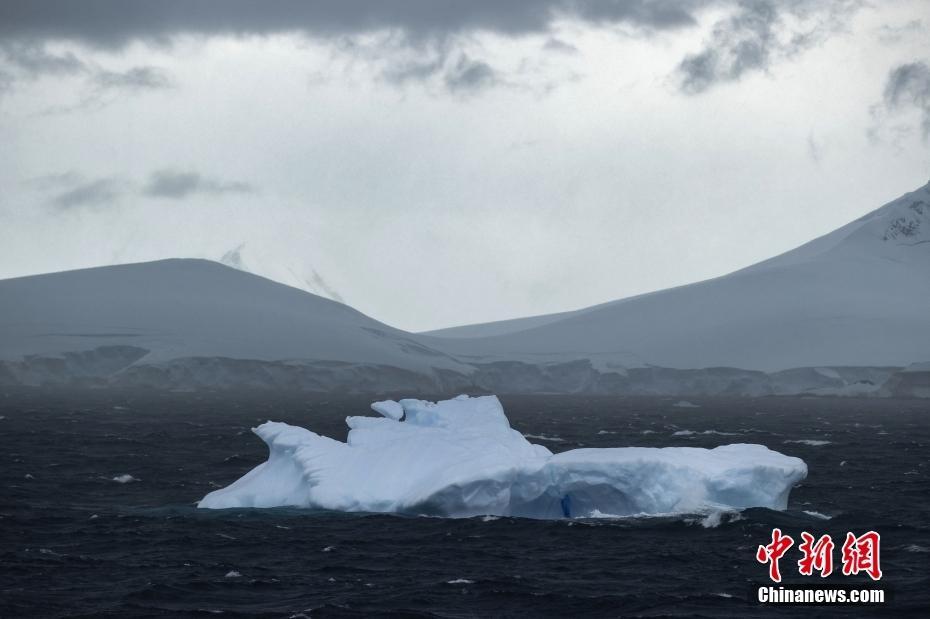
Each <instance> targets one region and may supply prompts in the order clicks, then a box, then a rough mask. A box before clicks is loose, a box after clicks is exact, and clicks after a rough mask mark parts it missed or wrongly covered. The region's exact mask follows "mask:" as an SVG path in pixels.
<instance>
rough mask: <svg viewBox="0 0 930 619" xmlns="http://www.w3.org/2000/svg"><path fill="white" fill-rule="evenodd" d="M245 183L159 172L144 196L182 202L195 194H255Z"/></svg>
mask: <svg viewBox="0 0 930 619" xmlns="http://www.w3.org/2000/svg"><path fill="white" fill-rule="evenodd" d="M254 192H255V188H254V187H253V186H252V185H250V184H249V183H244V182H224V181H217V180H215V179H210V178H205V177H203V176H201V175H200V174H198V173H196V172H181V171H177V170H159V171H157V172H154V173H152V175H151V176H150V177H149V180H148V183H147V184H146V185H145V187H144V188H143V189H142V194H143V195H146V196H149V197H152V198H165V199H169V200H181V199H183V198H186V197H188V196H191V195H193V194H198V193H200V194H213V195H217V194H224V193H254Z"/></svg>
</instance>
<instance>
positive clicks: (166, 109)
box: [0, 0, 930, 330]
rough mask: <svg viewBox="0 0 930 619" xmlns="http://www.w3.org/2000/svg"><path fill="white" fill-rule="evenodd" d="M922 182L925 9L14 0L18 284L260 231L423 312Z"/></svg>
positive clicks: (1, 132) (1, 237)
mask: <svg viewBox="0 0 930 619" xmlns="http://www.w3.org/2000/svg"><path fill="white" fill-rule="evenodd" d="M928 179H930V1H928V0H917V1H906V0H882V1H881V2H877V1H874V2H864V1H862V2H860V1H857V0H803V1H802V0H784V1H778V2H775V1H772V2H767V1H764V0H758V1H757V0H753V1H746V2H733V1H729V0H683V1H681V2H675V1H672V0H656V1H650V0H627V1H618V0H613V1H612V0H596V1H592V2H584V1H583V0H547V1H540V0H534V1H532V2H530V1H528V0H527V1H516V0H512V1H509V2H497V1H491V0H477V1H473V2H467V1H460V2H454V1H452V0H402V1H396V2H391V1H383V0H331V1H323V2H296V1H290V0H288V1H263V2H247V1H245V0H230V1H222V0H200V1H198V2H194V1H184V2H181V1H176V0H159V1H158V2H148V3H143V2H127V1H123V0H83V1H81V2H69V1H68V0H57V1H49V0H22V1H17V0H5V1H4V2H2V3H0V189H2V191H0V277H13V276H18V275H27V274H34V273H42V272H47V271H57V270H64V269H72V268H80V267H87V266H97V265H105V264H113V263H121V262H136V261H142V260H153V259H159V258H167V257H205V258H212V259H218V258H219V257H220V256H222V255H223V254H224V253H225V252H227V251H228V250H231V249H233V248H235V247H237V246H239V245H241V244H242V243H245V244H246V247H248V248H249V251H250V252H253V254H255V255H258V256H261V259H262V260H264V261H266V262H269V263H274V264H279V265H285V266H286V267H287V268H291V267H293V268H295V269H308V268H309V269H315V270H316V271H317V272H318V273H319V274H320V276H321V277H322V278H323V279H324V280H325V281H326V284H327V285H328V286H329V287H330V288H332V289H334V290H335V291H338V293H339V294H340V295H341V296H342V297H343V298H344V299H345V300H346V302H348V303H349V304H350V305H352V306H354V307H356V308H357V309H359V310H361V311H363V312H365V313H366V314H369V315H371V316H373V317H375V318H377V319H379V320H382V321H384V322H387V323H389V324H391V325H394V326H398V327H401V328H405V329H409V330H425V329H430V328H438V327H443V326H452V325H458V324H465V323H474V322H483V321H489V320H496V319H503V318H512V317H517V316H526V315H532V314H541V313H548V312H554V311H561V310H568V309H575V308H578V307H583V306H586V305H591V304H595V303H599V302H603V301H608V300H612V299H617V298H621V297H625V296H629V295H632V294H637V293H641V292H647V291H651V290H656V289H661V288H666V287H669V286H673V285H677V284H683V283H688V282H692V281H697V280H701V279H705V278H708V277H713V276H716V275H721V274H724V273H726V272H729V271H732V270H735V269H737V268H741V267H743V266H747V265H749V264H751V263H753V262H756V261H758V260H761V259H764V258H767V257H770V256H772V255H774V254H777V253H780V252H783V251H786V250H788V249H791V248H792V247H795V246H797V245H799V244H801V243H803V242H805V241H807V240H809V239H811V238H813V237H815V236H818V235H820V234H823V233H826V232H828V231H830V230H832V229H834V228H836V227H839V226H840V225H843V224H844V223H847V222H848V221H850V220H852V219H855V218H857V217H859V216H861V215H863V214H864V213H866V212H868V211H870V210H872V209H874V208H877V207H878V206H880V205H881V204H883V203H885V202H887V201H889V200H891V199H892V198H895V197H896V196H898V195H900V194H902V193H904V192H907V191H910V190H913V189H915V188H916V187H918V186H920V185H922V184H924V183H926V182H927V181H928Z"/></svg>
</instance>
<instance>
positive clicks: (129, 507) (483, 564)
mask: <svg viewBox="0 0 930 619" xmlns="http://www.w3.org/2000/svg"><path fill="white" fill-rule="evenodd" d="M404 395H409V394H404ZM418 395H419V396H420V397H430V394H418ZM501 399H502V402H503V404H504V407H505V409H506V410H507V413H508V416H509V418H510V420H511V424H512V425H513V427H514V428H516V429H518V430H520V431H521V432H524V433H527V434H532V435H535V437H534V438H533V439H531V440H532V441H533V442H537V443H540V444H544V445H546V446H547V447H548V448H550V449H551V450H552V451H554V452H559V451H564V450H568V449H574V448H578V447H616V446H645V447H659V446H695V447H714V446H717V445H721V444H727V443H739V442H747V443H760V444H763V445H766V446H768V447H770V448H771V449H775V450H778V451H781V452H783V453H785V454H788V455H793V456H798V457H800V458H802V459H804V460H805V461H806V462H807V464H808V466H809V470H810V473H809V477H808V478H807V479H806V480H805V481H804V482H802V484H801V485H800V486H799V487H797V488H796V489H795V490H794V491H793V492H792V493H791V500H790V504H789V509H788V511H786V512H774V511H770V510H764V509H750V510H746V511H744V512H742V513H739V514H720V513H714V514H695V515H691V516H684V517H667V518H664V517H658V518H627V519H615V520H583V521H582V520H562V521H534V520H525V519H512V518H481V517H478V518H470V519H462V520H451V519H440V518H410V517H401V516H393V515H372V514H342V513H333V512H319V511H316V512H314V511H306V510H295V509H272V510H223V511H218V512H214V511H210V510H197V509H195V508H194V503H195V502H196V501H197V500H198V499H200V498H201V497H203V496H204V495H205V494H206V493H208V492H210V491H211V490H214V489H216V488H217V487H221V486H225V485H227V484H228V483H230V482H232V481H233V480H235V479H237V478H238V477H240V476H241V475H242V474H244V473H245V472H247V471H248V470H249V469H251V468H252V467H253V466H255V465H256V464H259V463H260V462H263V461H264V460H265V458H266V455H267V454H266V449H265V446H264V444H263V443H262V442H261V441H260V440H259V439H258V438H257V437H255V436H254V435H253V434H252V433H251V432H250V428H251V427H253V426H255V425H257V424H258V423H261V422H263V421H266V420H268V419H273V420H277V421H285V422H288V423H292V424H295V425H301V426H304V427H307V428H310V429H311V430H313V431H315V432H318V433H320V434H323V435H327V436H331V437H333V438H335V439H337V440H344V439H345V434H346V426H345V422H344V419H345V417H346V416H347V415H352V414H367V412H366V411H367V410H368V404H369V403H370V401H371V399H370V398H366V397H358V396H353V397H332V396H320V395H307V394H281V393H271V392H269V393H250V394H235V393H219V392H215V393H131V392H121V391H109V390H107V391H103V390H99V391H80V392H68V391H54V390H50V389H41V390H40V389H21V390H20V389H17V390H6V392H5V393H0V479H2V487H3V493H2V497H0V539H2V545H0V592H2V595H0V616H4V617H6V616H11V617H13V616H32V617H44V616H48V617H63V616H69V617H73V616H100V615H106V614H112V615H114V616H177V615H182V616H212V614H213V613H216V612H218V611H222V612H223V615H221V616H231V617H291V616H300V615H301V613H303V614H304V615H306V616H313V617H317V616H323V617H326V616H336V617H340V616H343V617H356V616H357V617H363V616H364V617H368V616H379V615H384V616H386V615H397V614H406V615H408V616H419V617H434V616H435V617H460V616H484V615H489V614H498V615H499V614H503V615H511V616H517V615H520V616H579V615H586V616H618V615H640V616H655V615H662V616H666V615H693V614H714V615H718V616H719V615H723V616H727V615H729V616H734V617H745V616H772V615H773V614H774V613H777V614H778V615H779V616H783V615H787V616H791V615H794V616H799V617H800V616H810V615H811V611H812V610H823V609H811V608H804V607H798V608H795V609H788V608H779V609H778V610H777V611H773V610H772V609H768V608H764V607H759V606H755V605H750V604H748V602H747V601H746V600H747V596H748V593H749V586H750V583H753V582H755V583H762V582H764V579H765V577H766V568H765V566H762V565H760V564H758V563H756V561H755V559H754V554H755V549H756V546H757V545H758V544H760V543H766V542H767V541H768V538H769V536H770V532H771V529H772V527H774V526H778V527H781V528H782V530H783V531H785V532H786V533H788V534H790V535H792V536H794V537H795V538H796V539H797V538H798V536H799V535H800V532H801V531H805V530H806V531H810V532H811V533H814V534H815V535H820V534H823V533H830V534H832V535H833V538H834V540H836V539H842V538H843V536H845V533H846V531H854V532H857V533H863V532H865V531H866V530H869V529H874V530H876V531H878V532H880V533H881V535H882V552H881V560H882V569H883V571H884V574H885V578H884V579H883V581H882V583H883V584H885V585H888V586H890V587H891V589H892V591H893V595H894V599H893V602H892V604H891V605H890V606H887V607H886V608H884V609H882V610H883V612H884V613H886V614H894V615H895V616H908V615H911V616H925V612H926V610H927V608H928V607H930V593H928V592H930V552H928V549H930V518H928V516H927V514H928V513H930V480H928V472H930V471H928V464H927V457H926V454H927V453H928V451H927V448H928V446H930V429H928V425H927V423H926V419H927V415H928V414H930V410H928V408H927V404H926V402H921V401H919V400H893V399H889V400H884V399H883V400H871V399H841V398H758V399H748V398H730V399H710V398H688V400H687V401H688V402H689V403H690V404H693V405H694V406H684V405H682V404H681V402H682V400H681V398H618V397H613V398H611V397H580V396H517V397H507V396H504V397H502V398H501ZM825 517H827V518H825ZM794 550H795V549H792V552H789V553H788V555H786V557H785V559H783V560H782V572H783V574H785V582H787V583H791V582H798V583H813V582H814V581H815V579H813V578H804V577H801V576H799V575H798V574H797V570H796V568H795V566H794V561H796V559H797V557H795V556H794V555H793V551H794ZM828 580H830V581H835V582H837V583H841V584H850V583H856V582H871V581H868V580H867V579H866V580H863V579H862V578H858V577H856V578H853V577H843V576H841V575H840V576H837V575H834V576H832V577H831V578H830V579H828ZM816 581H817V582H820V579H819V578H817V579H816ZM829 610H830V614H836V613H838V612H839V610H845V609H829ZM846 612H847V614H848V616H861V615H862V614H863V610H862V609H861V608H860V609H852V608H851V609H849V610H848V611H846Z"/></svg>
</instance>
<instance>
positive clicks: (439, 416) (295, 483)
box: [198, 396, 807, 519]
mask: <svg viewBox="0 0 930 619" xmlns="http://www.w3.org/2000/svg"><path fill="white" fill-rule="evenodd" d="M372 409H373V410H374V411H375V412H378V413H380V414H381V415H382V416H381V417H365V416H357V417H348V418H347V419H346V423H347V424H348V426H349V428H350V431H349V434H348V437H347V439H346V442H344V443H343V442H341V441H337V440H334V439H332V438H328V437H325V436H320V435H319V434H316V433H314V432H311V431H310V430H307V429H305V428H300V427H296V426H291V425H288V424H285V423H277V422H272V421H269V422H267V423H263V424H262V425H260V426H258V427H257V428H254V429H253V432H255V434H257V435H258V436H259V437H260V438H261V439H262V440H263V441H265V443H267V444H268V448H269V456H268V460H267V461H266V462H264V463H262V464H260V465H258V466H256V467H255V468H254V469H252V470H251V471H250V472H248V473H247V474H245V475H244V476H243V477H241V478H240V479H239V480H237V481H235V482H233V483H232V484H231V485H229V486H227V487H225V488H221V489H219V490H215V491H213V492H211V493H209V494H208V495H206V496H205V497H204V498H203V499H202V500H201V501H200V502H199V503H198V506H199V507H202V508H209V509H223V508H252V507H278V506H293V507H306V508H315V509H326V510H339V511H354V512H359V511H360V512H392V513H400V514H410V515H431V516H444V517H471V516H485V515H493V516H518V517H528V518H542V519H557V518H579V517H581V518H593V517H602V516H634V515H652V514H672V513H696V512H702V511H706V510H715V509H742V508H747V507H768V508H771V509H779V510H781V509H785V508H786V507H787V503H788V495H789V493H790V492H791V489H792V487H794V485H795V484H797V483H798V482H799V481H800V480H802V479H804V478H805V477H806V476H807V465H806V464H805V463H804V461H803V460H800V459H799V458H794V457H790V456H786V455H783V454H781V453H778V452H776V451H772V450H770V449H768V448H767V447H765V446H763V445H749V444H736V445H723V446H720V447H716V448H714V449H701V448H695V447H667V448H645V447H624V448H608V449H573V450H570V451H564V452H562V453H558V454H553V453H552V452H551V451H549V449H547V448H546V447H543V446H542V445H534V444H532V443H530V442H529V441H527V440H526V438H525V437H524V436H523V435H522V434H521V433H520V432H518V431H516V430H514V429H513V428H511V427H510V422H509V421H508V420H507V416H506V415H505V414H504V409H503V407H502V406H501V403H500V401H499V400H498V399H497V397H495V396H482V397H468V396H458V397H457V398H454V399H452V400H446V401H441V402H436V403H433V402H427V401H423V400H414V399H405V400H400V401H399V402H394V401H383V402H375V403H374V404H373V405H372Z"/></svg>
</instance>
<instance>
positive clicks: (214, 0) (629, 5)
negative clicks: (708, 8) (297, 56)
mask: <svg viewBox="0 0 930 619" xmlns="http://www.w3.org/2000/svg"><path fill="white" fill-rule="evenodd" d="M705 4H707V0H588V1H582V0H508V1H506V2H502V1H500V0H469V1H467V2H463V1H460V0H395V1H391V2H386V1H384V0H318V1H316V2H304V1H301V0H265V1H263V2H258V1H255V0H199V1H197V2H191V1H190V0H159V1H158V2H143V1H127V0H83V1H82V2H73V1H72V0H7V1H5V2H2V3H0V37H3V38H27V39H33V38H38V39H49V38H58V39H76V40H81V41H84V42H86V43H89V44H93V45H100V46H109V47H112V46H122V45H124V44H126V43H127V42H128V41H130V40H133V39H149V40H166V39H169V38H171V37H172V36H175V35H178V34H205V35H211V34H233V35H239V34H258V35H267V34H275V33H281V32H295V31H298V32H304V33H307V34H311V35H322V36H329V35H338V34H351V33H358V32H368V31H374V30H380V29H395V30H402V31H404V32H405V33H406V34H407V35H409V36H411V37H414V38H418V37H433V36H444V35H446V34H456V33H460V32H466V31H474V30H490V31H494V32H499V33H505V34H527V33H533V32H543V31H546V30H547V29H548V28H549V26H550V24H551V23H552V22H553V20H555V19H560V18H562V19H574V20H581V21H585V22H589V23H603V24H619V23H627V24H631V25H636V26H641V27H645V28H651V29H668V28H678V27H681V26H687V25H691V24H693V23H695V17H694V12H695V11H696V10H697V9H699V8H700V7H701V6H703V5H705Z"/></svg>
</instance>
